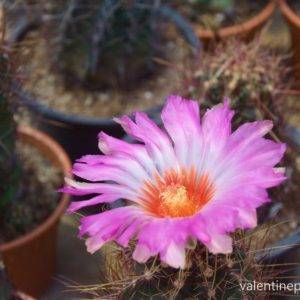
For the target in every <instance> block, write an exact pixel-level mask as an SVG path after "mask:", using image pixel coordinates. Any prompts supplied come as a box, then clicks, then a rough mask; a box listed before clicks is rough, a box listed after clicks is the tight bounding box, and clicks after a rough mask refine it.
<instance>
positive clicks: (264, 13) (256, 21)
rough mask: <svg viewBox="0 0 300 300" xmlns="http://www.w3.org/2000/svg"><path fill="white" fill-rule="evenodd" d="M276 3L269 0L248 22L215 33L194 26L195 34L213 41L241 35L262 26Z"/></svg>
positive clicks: (273, 0)
mask: <svg viewBox="0 0 300 300" xmlns="http://www.w3.org/2000/svg"><path fill="white" fill-rule="evenodd" d="M276 6H277V3H276V1H275V0H270V1H269V2H268V3H267V4H266V6H265V7H264V8H263V9H262V10H261V11H260V12H258V13H257V14H256V15H254V16H253V17H252V18H250V19H249V20H247V21H245V22H243V23H241V24H236V25H232V26H226V27H222V28H220V29H219V30H217V31H213V30H211V29H204V28H203V27H201V26H200V25H196V26H195V31H196V34H197V35H198V37H199V38H200V39H207V40H209V39H214V38H217V37H220V38H228V37H231V36H235V35H241V34H243V33H248V32H250V31H252V30H254V29H255V28H257V27H259V26H260V25H262V24H264V23H265V22H266V21H267V20H268V19H269V17H270V16H271V15H272V14H273V12H274V10H275V8H276Z"/></svg>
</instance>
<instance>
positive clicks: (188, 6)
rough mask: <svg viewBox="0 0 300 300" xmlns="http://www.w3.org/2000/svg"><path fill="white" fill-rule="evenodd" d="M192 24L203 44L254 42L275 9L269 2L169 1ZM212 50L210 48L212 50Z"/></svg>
mask: <svg viewBox="0 0 300 300" xmlns="http://www.w3.org/2000/svg"><path fill="white" fill-rule="evenodd" d="M169 2H170V3H172V4H173V5H175V6H176V7H177V8H178V9H179V10H180V11H181V12H182V13H183V15H185V16H186V17H187V18H188V19H189V20H190V21H191V22H192V23H193V24H194V28H195V32H196V34H197V35H198V37H199V38H200V39H201V40H202V41H203V43H204V45H205V46H206V47H207V46H213V44H214V43H215V42H216V41H218V40H220V39H227V38H232V37H233V38H237V37H239V38H243V39H244V40H246V41H250V40H252V39H253V37H254V36H255V34H256V33H257V32H258V31H259V30H260V29H261V27H263V25H264V24H265V23H266V22H267V21H268V20H269V18H270V17H271V15H272V14H273V12H274V10H275V8H276V2H275V1H273V0H271V1H268V0H260V1H247V0H245V1H244V0H242V1H236V0H188V1H181V0H176V1H169ZM212 49H213V47H212Z"/></svg>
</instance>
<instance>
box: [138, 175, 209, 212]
mask: <svg viewBox="0 0 300 300" xmlns="http://www.w3.org/2000/svg"><path fill="white" fill-rule="evenodd" d="M155 179H156V180H155V183H152V182H151V183H150V182H146V183H145V187H144V189H143V191H144V197H143V198H142V200H144V201H143V202H144V203H145V205H144V208H145V209H146V210H147V211H148V212H150V213H151V214H153V215H155V216H157V217H161V218H163V217H171V218H176V217H188V216H192V215H194V214H195V213H197V212H198V211H199V210H200V209H201V208H202V207H203V206H204V205H205V204H206V203H207V202H208V201H209V200H210V199H211V198H212V196H213V194H214V186H213V184H212V183H211V181H210V180H209V178H208V176H207V175H206V174H204V175H202V176H199V175H196V172H195V171H194V169H191V170H190V171H189V172H187V171H184V170H181V171H180V172H178V171H175V170H170V171H168V172H166V173H165V174H164V176H160V175H157V176H155Z"/></svg>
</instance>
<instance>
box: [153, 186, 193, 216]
mask: <svg viewBox="0 0 300 300" xmlns="http://www.w3.org/2000/svg"><path fill="white" fill-rule="evenodd" d="M159 197H160V199H161V203H160V210H161V212H162V213H163V215H165V216H172V217H175V216H176V217H179V216H181V215H182V214H184V215H193V213H194V212H195V209H196V207H195V205H194V203H193V202H192V201H190V199H189V196H188V192H187V189H186V187H185V186H182V185H170V186H168V187H167V188H166V189H165V190H164V191H162V192H161V193H160V195H159Z"/></svg>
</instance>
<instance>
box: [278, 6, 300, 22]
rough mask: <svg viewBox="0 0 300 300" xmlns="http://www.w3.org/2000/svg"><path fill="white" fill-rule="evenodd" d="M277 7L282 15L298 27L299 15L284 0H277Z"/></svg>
mask: <svg viewBox="0 0 300 300" xmlns="http://www.w3.org/2000/svg"><path fill="white" fill-rule="evenodd" d="M279 8H280V11H281V13H282V14H283V16H284V17H285V18H286V19H287V20H288V21H290V22H291V23H292V24H294V25H295V26H296V27H299V28H300V16H298V15H297V14H296V13H295V12H294V11H293V10H292V8H291V7H290V6H289V5H288V3H287V1H286V0H279Z"/></svg>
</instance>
